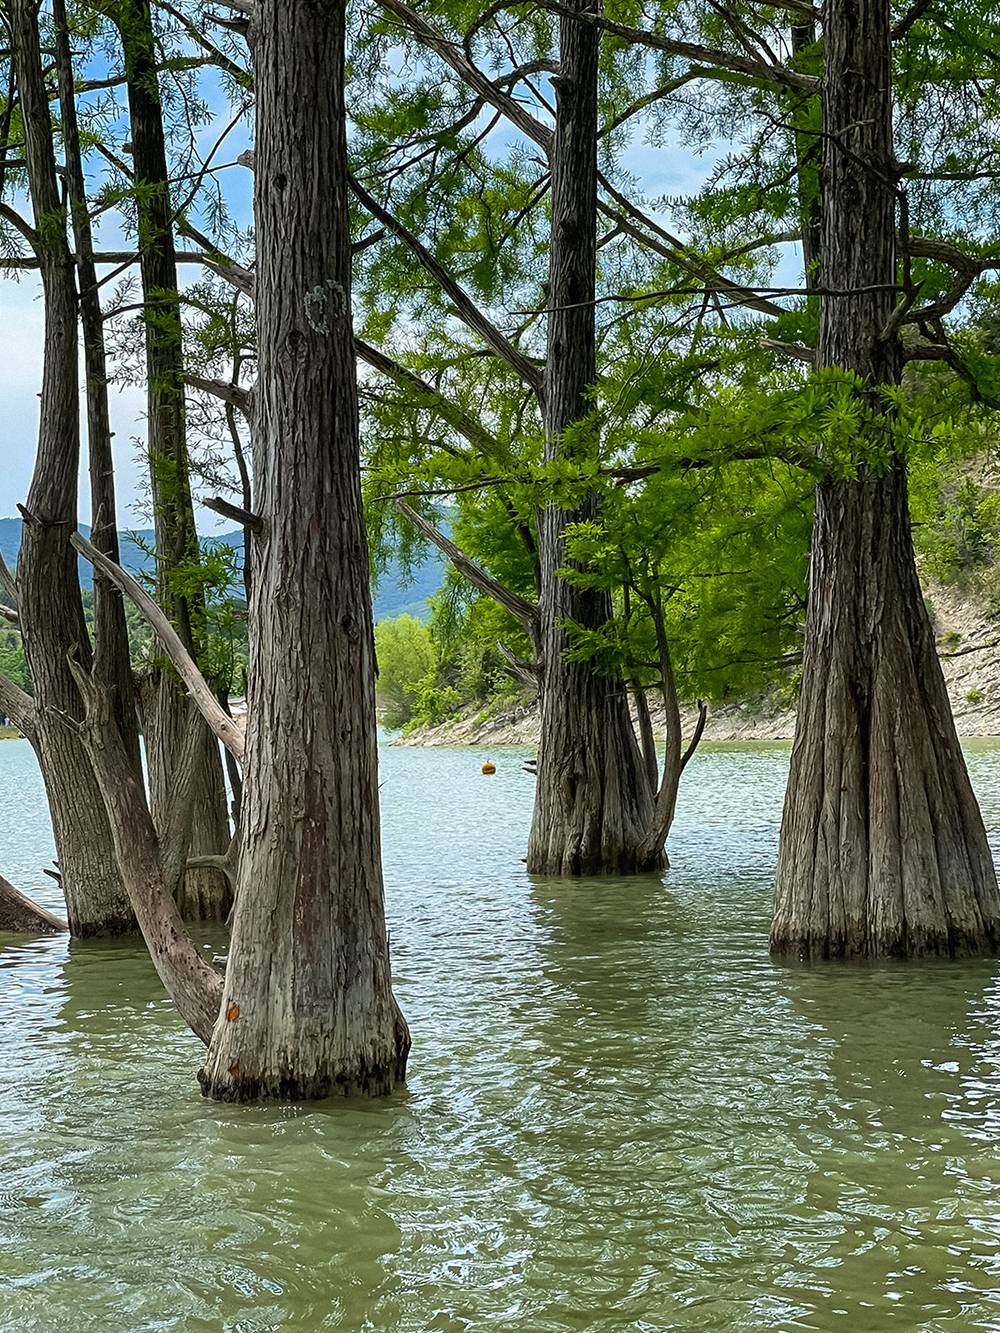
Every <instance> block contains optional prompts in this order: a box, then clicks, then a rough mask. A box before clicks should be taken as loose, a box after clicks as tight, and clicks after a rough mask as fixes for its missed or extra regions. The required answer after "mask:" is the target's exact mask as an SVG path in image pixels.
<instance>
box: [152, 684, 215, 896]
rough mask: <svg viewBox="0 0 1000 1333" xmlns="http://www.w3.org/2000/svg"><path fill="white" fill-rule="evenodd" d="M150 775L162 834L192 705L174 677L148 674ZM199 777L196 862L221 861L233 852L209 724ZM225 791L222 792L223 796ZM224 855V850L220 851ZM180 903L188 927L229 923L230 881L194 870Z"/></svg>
mask: <svg viewBox="0 0 1000 1333" xmlns="http://www.w3.org/2000/svg"><path fill="white" fill-rule="evenodd" d="M139 697H140V702H141V707H142V720H143V736H144V739H145V743H146V762H147V765H148V773H149V798H150V808H151V809H152V812H153V821H154V823H155V824H156V827H157V829H159V830H161V831H162V829H163V827H164V821H165V820H166V818H167V814H168V811H169V809H170V801H171V794H172V791H173V787H174V783H175V776H174V773H175V766H176V763H177V758H178V755H179V754H180V753H181V747H182V745H183V742H184V736H185V733H186V730H187V726H188V701H187V697H186V695H185V693H184V691H183V689H182V688H181V687H180V685H179V684H178V682H177V680H176V679H175V677H174V676H173V674H172V673H170V672H168V671H165V670H162V669H157V670H155V671H152V672H147V673H144V674H143V676H142V678H141V680H140V686H139ZM198 726H199V743H198V747H197V753H198V776H197V782H196V792H197V795H196V799H195V804H194V811H193V815H192V820H191V830H190V832H191V840H190V854H191V856H192V857H203V856H221V855H223V854H224V853H225V851H226V848H227V847H228V846H229V841H230V836H231V835H230V831H229V821H228V818H227V817H226V798H225V788H224V786H222V764H221V756H220V754H219V745H218V741H217V740H216V738H215V736H214V735H213V734H212V731H211V729H210V728H209V726H208V724H207V723H206V722H204V721H201V722H200V723H199V724H198ZM220 787H221V790H220ZM220 849H221V850H220ZM177 895H178V896H177V902H178V906H179V907H180V911H181V915H182V916H183V917H184V919H185V920H186V921H225V920H226V919H227V918H228V916H229V913H230V911H231V909H232V905H233V895H232V889H231V886H230V883H229V880H228V879H227V878H226V876H225V875H224V874H222V873H221V872H220V871H219V870H216V869H214V868H213V867H212V865H211V863H206V864H203V865H199V866H193V867H191V868H190V869H188V871H187V872H186V874H185V876H184V879H183V882H182V883H181V884H180V885H179V886H178V890H177Z"/></svg>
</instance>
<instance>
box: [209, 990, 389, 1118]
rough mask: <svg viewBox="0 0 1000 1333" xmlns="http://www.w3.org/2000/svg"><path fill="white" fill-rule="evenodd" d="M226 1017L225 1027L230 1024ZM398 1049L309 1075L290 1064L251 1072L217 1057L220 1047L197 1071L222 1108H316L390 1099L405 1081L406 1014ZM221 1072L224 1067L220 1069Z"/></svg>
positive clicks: (253, 1066)
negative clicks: (344, 1100) (333, 1101)
mask: <svg viewBox="0 0 1000 1333" xmlns="http://www.w3.org/2000/svg"><path fill="white" fill-rule="evenodd" d="M225 1021H226V1019H225V1015H224V1016H223V1017H222V1018H221V1019H220V1023H223V1022H225ZM394 1037H395V1049H394V1050H391V1051H388V1052H386V1053H384V1056H383V1058H382V1059H378V1058H376V1059H375V1060H371V1059H369V1058H368V1056H367V1055H362V1056H358V1057H357V1059H356V1060H354V1061H341V1062H331V1063H330V1064H329V1065H328V1066H327V1067H325V1068H316V1069H314V1070H312V1071H311V1072H307V1071H306V1070H305V1069H304V1068H302V1067H299V1068H296V1069H295V1070H292V1069H291V1068H289V1066H288V1065H287V1064H278V1065H276V1066H274V1067H273V1068H270V1069H265V1068H261V1067H260V1065H259V1063H258V1062H254V1063H253V1064H251V1063H250V1061H246V1062H245V1064H246V1067H244V1065H243V1064H241V1062H240V1061H239V1059H234V1060H233V1062H232V1063H231V1064H229V1065H226V1064H225V1059H226V1058H228V1057H225V1056H223V1057H222V1058H221V1060H220V1058H219V1054H220V1053H217V1052H216V1051H215V1043H214V1042H213V1046H212V1049H211V1050H210V1052H209V1056H208V1059H206V1061H205V1065H204V1067H203V1068H202V1069H199V1071H198V1082H199V1083H200V1085H201V1091H202V1094H203V1096H205V1097H206V1098H209V1099H210V1100H212V1101H217V1102H314V1101H326V1100H329V1099H330V1098H335V1097H369V1098H371V1097H387V1096H389V1094H390V1093H392V1092H394V1091H395V1089H396V1088H398V1087H399V1086H400V1085H401V1084H403V1083H404V1082H405V1081H406V1061H407V1057H408V1056H409V1053H410V1033H409V1029H408V1028H407V1026H406V1023H405V1021H404V1019H403V1017H402V1014H401V1013H398V1012H397V1018H396V1028H395V1034H394ZM220 1066H221V1067H220Z"/></svg>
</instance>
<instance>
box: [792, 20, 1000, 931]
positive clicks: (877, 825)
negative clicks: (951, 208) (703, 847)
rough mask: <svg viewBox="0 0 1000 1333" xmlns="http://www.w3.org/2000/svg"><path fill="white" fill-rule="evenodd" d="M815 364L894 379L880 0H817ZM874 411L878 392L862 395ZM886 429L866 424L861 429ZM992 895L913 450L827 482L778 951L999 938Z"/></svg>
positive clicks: (999, 901)
mask: <svg viewBox="0 0 1000 1333" xmlns="http://www.w3.org/2000/svg"><path fill="white" fill-rule="evenodd" d="M825 36H826V72H825V81H824V121H825V126H824V128H825V134H826V137H825V140H824V143H825V150H824V151H825V164H824V197H823V239H822V274H823V285H824V287H825V288H829V289H832V290H835V291H844V290H854V291H857V294H856V295H853V296H850V297H843V296H841V297H825V298H823V299H822V305H821V320H820V355H819V363H820V365H821V366H838V367H841V368H842V369H844V370H850V371H854V372H855V373H857V374H858V375H859V376H860V377H861V379H862V380H863V382H864V383H865V384H867V385H871V386H873V387H874V386H878V385H880V384H895V383H898V380H899V348H898V343H897V340H896V338H895V337H894V336H893V334H892V332H891V329H890V327H889V320H890V316H891V314H892V311H893V307H894V293H893V290H892V285H893V283H894V281H895V208H894V205H895V199H894V191H893V181H892V178H891V172H892V166H893V154H892V123H891V69H890V58H889V52H890V38H889V7H888V3H887V0H831V3H830V4H829V5H828V6H827V9H826V24H825ZM866 398H867V399H868V402H869V406H873V407H875V408H876V409H877V407H878V399H877V396H876V395H875V394H874V393H871V394H866ZM878 427H879V423H878V421H877V420H876V422H875V423H874V425H873V426H872V427H870V429H872V430H874V429H877V428H878ZM998 938H1000V896H998V891H997V880H996V873H995V871H994V867H993V861H992V858H991V856H990V851H989V847H988V844H987V840H986V833H985V830H984V828H983V822H982V818H981V816H980V813H979V809H978V806H977V805H976V801H975V797H974V796H973V793H972V789H971V786H970V783H969V778H968V774H967V772H966V768H965V762H964V760H963V757H962V752H961V748H960V746H959V743H958V738H957V735H956V732H955V725H954V721H953V719H952V715H951V709H950V706H949V702H948V696H947V693H946V691H945V686H944V680H943V677H942V673H941V669H940V666H939V664H938V660H937V655H936V652H935V646H934V635H933V631H932V629H931V626H930V622H929V618H928V614H927V609H926V607H925V605H924V601H923V597H922V595H921V591H920V585H919V581H918V579H917V574H916V568H915V565H914V559H913V549H912V543H911V538H910V522H909V513H908V505H907V486H906V466H905V461H904V460H903V458H902V457H896V458H895V460H894V461H893V462H892V463H891V464H890V466H889V467H888V469H887V470H885V471H883V472H882V473H880V474H879V475H873V474H872V473H871V472H870V471H867V470H866V469H865V468H863V467H862V469H861V471H860V475H859V476H858V477H857V479H854V480H841V481H828V482H824V483H823V484H821V486H820V487H819V490H818V492H817V497H816V517H815V522H814V528H813V542H812V563H811V572H810V601H809V613H808V621H807V626H806V646H805V660H804V666H803V678H802V693H801V699H800V703H799V717H798V725H797V728H796V738H795V746H794V749H793V753H792V766H791V774H790V778H789V785H788V793H787V796H786V801H785V813H784V821H783V824H782V832H781V850H780V855H779V860H778V872H777V881H776V886H775V911H774V921H773V925H772V931H771V947H772V949H773V950H775V951H776V952H781V953H791V954H798V955H803V956H807V957H811V956H818V957H853V956H865V957H874V956H882V955H922V954H945V955H958V954H967V953H978V952H991V953H992V952H993V951H994V950H995V948H996V945H997V942H998Z"/></svg>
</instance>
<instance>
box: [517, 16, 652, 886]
mask: <svg viewBox="0 0 1000 1333" xmlns="http://www.w3.org/2000/svg"><path fill="white" fill-rule="evenodd" d="M568 9H569V10H570V11H572V12H565V13H563V15H562V17H561V18H560V23H559V34H560V72H559V75H558V76H557V77H556V78H554V79H553V82H554V84H555V85H556V132H555V141H554V144H553V149H552V230H551V242H550V258H549V305H550V307H551V309H550V312H549V316H548V359H547V370H546V392H545V395H544V398H545V404H544V407H545V459H546V462H554V461H556V460H557V459H559V458H563V457H567V456H571V454H572V453H573V451H580V452H581V454H583V453H584V451H586V450H587V449H588V445H587V443H586V439H585V436H586V433H587V429H588V428H587V426H585V425H584V426H583V427H582V430H581V434H582V437H581V438H577V439H574V440H572V441H569V440H567V436H566V432H567V431H568V430H569V429H570V428H572V427H574V426H577V427H578V429H581V428H580V423H582V422H583V421H584V418H586V417H587V415H588V411H589V404H588V399H587V395H588V392H589V391H590V389H591V388H592V386H593V384H594V382H595V380H596V378H597V360H596V346H595V318H594V305H593V301H594V296H595V283H596V276H595V275H596V252H597V239H596V238H597V131H598V120H597V65H598V51H599V46H600V32H599V29H598V28H597V27H596V26H594V25H593V24H591V23H588V22H584V21H581V20H579V19H577V18H576V17H574V16H573V14H575V13H580V14H583V13H587V12H589V11H590V9H591V6H590V4H589V0H570V5H569V6H568ZM591 448H592V446H591ZM594 513H595V505H594V504H592V503H591V504H585V505H584V506H583V507H582V508H581V509H580V510H578V511H575V512H568V511H566V510H564V509H560V508H559V507H558V506H557V505H555V504H549V505H546V506H545V508H544V509H543V510H542V511H541V512H540V513H539V516H538V534H539V542H538V546H539V564H540V583H541V592H540V599H539V602H540V612H541V636H540V637H541V659H542V660H541V666H542V675H541V692H540V693H541V698H540V702H541V743H540V747H539V753H538V787H537V792H536V795H535V809H534V815H533V818H532V824H531V837H530V839H529V842H528V857H527V865H528V870H529V871H530V872H532V873H533V874H536V875H600V874H629V873H632V872H634V871H638V870H645V869H652V868H655V867H657V866H662V864H663V862H662V858H661V857H656V858H654V860H653V862H652V863H647V862H646V861H645V859H644V858H643V857H642V856H640V850H639V849H640V846H641V844H642V841H643V835H644V833H645V831H646V828H647V826H648V824H649V820H650V817H651V815H652V796H651V789H650V786H649V782H648V779H647V776H646V771H645V767H644V764H643V761H642V758H641V756H640V754H639V748H638V746H637V744H636V739H635V733H634V732H633V730H632V723H631V720H630V718H629V710H628V693H627V690H626V687H625V683H624V681H622V680H621V679H619V678H617V677H613V676H608V675H600V674H598V673H597V672H596V671H595V670H594V667H593V666H592V664H590V663H588V662H574V661H570V660H568V659H567V656H566V650H567V648H568V647H569V643H570V640H569V635H568V633H567V630H566V622H567V621H574V622H576V623H577V624H578V625H581V626H583V627H584V628H586V629H594V628H597V627H599V626H600V625H602V624H604V623H605V622H606V621H607V620H608V619H610V617H611V612H612V608H611V599H610V596H609V594H607V593H605V592H600V591H597V590H594V589H584V588H577V587H574V586H573V585H572V584H570V583H569V582H567V580H565V579H563V578H561V577H560V576H559V572H558V571H559V570H560V569H561V568H563V567H564V566H565V564H566V563H567V562H566V556H565V546H564V539H563V534H564V532H565V529H566V527H567V525H568V524H569V523H572V522H575V521H578V520H580V519H584V518H590V517H593V515H594Z"/></svg>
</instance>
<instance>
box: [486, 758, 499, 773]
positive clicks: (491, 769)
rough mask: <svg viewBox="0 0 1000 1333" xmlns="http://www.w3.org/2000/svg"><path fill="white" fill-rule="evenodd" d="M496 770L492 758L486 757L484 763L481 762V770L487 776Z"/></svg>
mask: <svg viewBox="0 0 1000 1333" xmlns="http://www.w3.org/2000/svg"><path fill="white" fill-rule="evenodd" d="M496 771H497V766H496V764H495V763H494V762H493V760H492V759H487V761H486V763H485V764H483V772H484V773H485V774H486V775H487V777H489V776H490V775H491V774H493V773H495V772H496Z"/></svg>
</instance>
